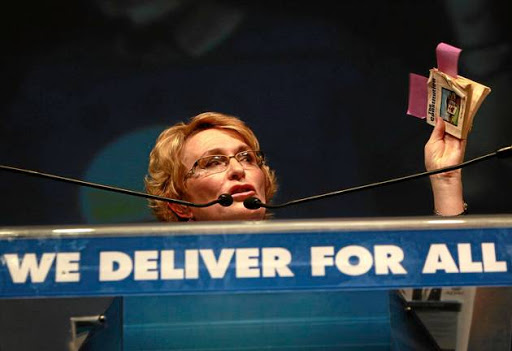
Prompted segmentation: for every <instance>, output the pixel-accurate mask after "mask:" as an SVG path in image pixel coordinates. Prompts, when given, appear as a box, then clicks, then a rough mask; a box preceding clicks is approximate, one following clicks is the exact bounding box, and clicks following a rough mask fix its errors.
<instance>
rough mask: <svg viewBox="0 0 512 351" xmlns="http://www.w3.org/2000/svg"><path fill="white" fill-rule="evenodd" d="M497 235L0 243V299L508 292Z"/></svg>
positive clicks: (511, 249) (506, 243) (503, 234)
mask: <svg viewBox="0 0 512 351" xmlns="http://www.w3.org/2000/svg"><path fill="white" fill-rule="evenodd" d="M511 234H512V233H511V230H510V229H509V228H503V229H499V228H498V229H496V228H492V229H450V230H400V231H384V232H383V231H355V232H348V233H347V232H305V233H262V234H243V233H239V234H208V235H171V234H169V235H154V236H152V235H149V234H148V235H137V236H123V234H122V233H120V234H119V236H108V237H107V236H104V237H101V236H91V237H87V236H80V237H76V238H70V237H69V238H55V239H53V238H48V239H31V238H17V239H12V238H11V239H0V297H37V296H93V295H137V294H165V293H182V292H215V291H254V290H290V289H292V290H295V289H305V290H311V289H338V290H353V289H359V290H368V289H394V288H402V287H420V286H422V287H423V286H483V285H485V286H490V285H512V275H511V274H510V265H511V257H512V235H511Z"/></svg>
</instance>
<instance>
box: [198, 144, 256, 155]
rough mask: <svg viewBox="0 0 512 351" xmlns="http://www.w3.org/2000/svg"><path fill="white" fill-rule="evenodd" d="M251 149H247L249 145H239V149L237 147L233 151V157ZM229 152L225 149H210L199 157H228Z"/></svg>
mask: <svg viewBox="0 0 512 351" xmlns="http://www.w3.org/2000/svg"><path fill="white" fill-rule="evenodd" d="M250 149H251V148H250V147H249V145H245V144H243V145H240V146H239V147H237V148H236V149H235V153H234V154H235V155H236V154H237V153H239V152H241V151H247V150H250ZM228 154H229V152H226V149H222V148H215V149H211V150H208V151H205V152H204V153H203V154H202V155H201V157H205V156H212V155H228Z"/></svg>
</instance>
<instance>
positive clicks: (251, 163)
mask: <svg viewBox="0 0 512 351" xmlns="http://www.w3.org/2000/svg"><path fill="white" fill-rule="evenodd" d="M232 158H234V159H235V160H237V161H238V163H240V165H242V167H243V168H244V169H251V168H258V167H260V166H261V165H263V164H264V163H265V158H264V156H263V152H261V151H252V150H246V151H241V152H239V153H237V154H236V155H233V156H226V155H211V156H206V157H201V158H200V159H199V160H197V161H196V162H194V165H193V166H192V168H191V169H190V171H188V173H187V174H186V175H185V179H187V178H190V177H192V176H196V177H205V176H208V175H210V174H215V173H221V172H224V171H225V170H226V169H228V166H229V162H230V161H231V159H232Z"/></svg>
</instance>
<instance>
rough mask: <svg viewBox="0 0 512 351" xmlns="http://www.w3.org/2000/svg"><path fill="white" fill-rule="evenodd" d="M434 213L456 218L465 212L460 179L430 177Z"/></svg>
mask: <svg viewBox="0 0 512 351" xmlns="http://www.w3.org/2000/svg"><path fill="white" fill-rule="evenodd" d="M430 182H431V185H432V192H433V196H434V213H436V214H437V215H440V216H457V215H460V214H462V213H464V212H465V203H464V200H463V191H462V179H461V177H448V178H447V177H434V176H433V177H431V178H430Z"/></svg>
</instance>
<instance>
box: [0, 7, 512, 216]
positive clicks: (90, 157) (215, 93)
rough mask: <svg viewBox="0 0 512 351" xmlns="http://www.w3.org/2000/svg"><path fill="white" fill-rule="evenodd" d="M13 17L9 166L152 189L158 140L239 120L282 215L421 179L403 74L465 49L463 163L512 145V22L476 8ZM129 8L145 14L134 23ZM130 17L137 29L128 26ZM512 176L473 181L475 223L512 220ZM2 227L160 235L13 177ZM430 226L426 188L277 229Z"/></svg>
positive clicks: (3, 181)
mask: <svg viewBox="0 0 512 351" xmlns="http://www.w3.org/2000/svg"><path fill="white" fill-rule="evenodd" d="M142 3H143V4H144V3H145V4H146V5H147V8H149V9H152V10H154V11H155V13H157V14H159V16H154V17H151V16H150V17H144V14H145V13H147V12H143V11H142V10H141V9H140V8H136V5H137V2H131V3H129V2H126V3H124V2H120V1H119V2H116V1H111V2H109V1H107V2H90V1H77V2H64V1H50V2H35V1H29V2H28V3H22V4H10V5H9V6H7V7H6V9H5V11H3V13H4V19H3V20H2V27H3V30H2V36H3V43H4V44H3V46H4V50H3V51H4V54H3V57H2V58H1V59H0V60H1V63H2V65H1V67H2V95H1V96H2V103H1V105H0V113H1V117H0V139H1V141H2V142H1V143H2V144H1V145H2V148H1V149H0V163H2V164H8V165H12V166H18V167H23V168H29V169H35V170H39V171H43V172H48V173H56V174H60V175H63V176H68V177H73V178H81V179H85V180H88V181H92V182H102V183H106V184H110V185H115V186H122V187H128V188H131V189H134V190H142V189H143V182H142V179H143V176H144V174H145V172H146V167H147V156H148V153H149V151H150V149H151V147H152V145H153V143H154V139H155V138H156V136H157V134H158V132H159V131H160V130H162V129H163V128H165V127H166V126H169V125H172V124H174V123H175V122H177V121H181V120H184V119H187V118H189V117H191V116H193V115H195V114H198V113H200V112H204V111H220V112H225V113H229V114H234V115H237V116H240V117H241V118H242V119H244V120H245V121H246V122H247V123H248V124H249V125H250V126H251V127H252V128H253V129H254V130H255V132H256V133H257V135H258V136H259V138H260V141H261V143H262V146H263V150H264V151H265V153H266V154H267V156H268V159H269V163H270V165H271V166H272V167H274V168H275V169H276V170H277V174H278V178H279V183H280V189H279V192H278V194H277V196H276V197H275V202H282V201H286V200H291V199H295V198H298V197H302V196H308V195H313V194H317V193H321V192H327V191H333V190H337V189H341V188H346V187H351V186H355V185H361V184H364V183H368V182H374V181H378V180H383V179H388V178H392V177H396V176H402V175H405V174H409V173H413V172H418V171H421V170H423V168H424V166H423V156H422V152H423V150H422V149H423V145H424V143H425V141H426V140H427V138H428V136H429V133H430V131H431V128H430V127H429V126H427V125H426V124H425V123H424V122H422V121H420V120H417V119H415V118H413V117H410V116H407V115H406V114H405V111H406V108H407V94H408V73H409V72H415V73H419V74H423V75H427V74H428V69H430V68H431V67H434V66H435V65H436V61H435V52H434V50H435V47H436V45H437V44H438V43H439V42H441V41H444V42H447V43H450V44H452V45H455V46H458V47H461V48H462V49H463V50H464V51H463V53H462V56H461V61H460V69H459V72H460V74H461V75H464V76H466V77H468V78H471V79H474V80H477V81H479V82H481V83H484V84H486V85H489V86H490V87H491V88H492V89H493V92H492V93H491V95H490V96H489V97H488V98H487V100H486V101H485V102H484V104H483V106H482V108H481V109H480V111H479V113H478V115H477V117H476V119H475V123H474V131H473V132H472V134H471V135H470V141H469V146H468V150H467V157H468V158H471V157H475V156H478V155H481V154H484V153H487V152H490V151H494V150H495V149H497V148H499V147H501V146H504V145H506V144H510V143H511V141H512V137H511V134H512V128H511V124H512V120H511V118H510V113H509V110H510V109H509V107H510V104H511V102H512V100H511V99H510V93H511V91H510V90H511V89H510V86H511V84H510V83H511V65H510V45H511V40H510V35H509V34H508V33H509V31H508V29H509V28H508V27H509V26H510V23H511V22H510V21H509V20H508V18H506V17H507V15H506V14H508V13H510V11H509V10H510V8H509V7H510V6H509V5H502V4H498V2H497V1H473V2H470V3H468V4H465V6H464V7H461V6H457V3H458V2H456V1H447V2H445V1H434V2H409V1H398V2H396V1H380V2H375V3H373V2H372V3H367V2H348V3H345V2H336V3H335V4H332V3H331V2H327V1H317V2H314V3H306V4H303V5H299V4H295V3H293V2H277V3H276V2H274V1H258V2H252V1H247V2H246V1H241V2H239V1H238V2H235V1H216V2H213V1H184V2H181V3H176V4H178V5H177V7H176V8H174V9H165V8H163V7H162V8H160V7H159V6H158V5H157V4H156V3H152V2H142ZM130 4H132V5H130ZM129 13H131V14H132V15H131V17H130V15H129ZM511 171H512V163H511V162H510V161H508V162H507V161H499V162H498V161H491V162H487V163H486V164H481V165H478V166H474V167H472V168H470V169H468V170H466V171H465V172H464V174H465V176H464V181H465V186H466V188H465V194H466V201H467V202H468V203H469V206H470V211H471V213H503V212H505V213H506V212H508V213H510V212H511V209H512V205H511V202H510V200H509V197H510V194H511V192H512V187H511V186H510V179H511ZM0 194H1V198H2V201H1V202H0V203H1V204H0V206H1V207H0V213H1V215H0V225H4V226H5V225H9V226H10V225H29V224H55V225H57V224H66V223H121V222H141V221H153V220H154V219H153V218H152V217H151V213H150V212H149V210H148V209H147V207H146V202H145V201H144V200H142V199H131V198H130V199H129V198H127V197H125V196H121V195H111V194H106V193H103V192H100V191H91V190H87V189H85V190H84V189H79V188H78V187H76V186H73V185H66V184H59V183H55V182H52V181H48V180H41V179H35V178H28V177H25V176H21V175H13V174H7V173H5V172H2V173H0ZM430 213H432V201H431V195H430V190H429V184H428V180H419V181H414V182H410V183H407V184H401V185H395V186H392V187H388V188H382V189H379V190H373V191H368V192H365V193H358V194H351V195H347V196H345V197H343V198H337V199H330V200H326V201H323V202H317V203H312V204H308V205H302V206H297V207H293V208H289V209H285V210H280V211H278V212H276V217H277V218H306V217H308V218H309V217H341V216H398V215H423V214H430Z"/></svg>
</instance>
